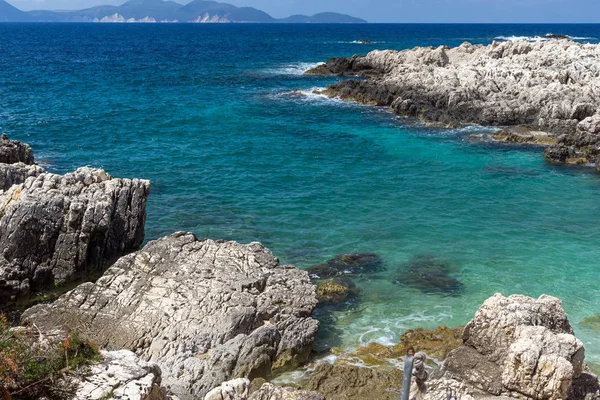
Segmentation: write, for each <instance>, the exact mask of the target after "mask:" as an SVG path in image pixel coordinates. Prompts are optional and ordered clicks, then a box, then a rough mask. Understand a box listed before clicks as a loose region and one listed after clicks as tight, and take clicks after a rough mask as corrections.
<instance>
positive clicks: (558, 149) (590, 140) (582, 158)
mask: <svg viewBox="0 0 600 400" xmlns="http://www.w3.org/2000/svg"><path fill="white" fill-rule="evenodd" d="M545 155H546V158H547V159H548V160H550V161H553V162H557V163H566V164H576V165H581V164H595V166H596V169H597V170H599V171H600V114H595V115H593V116H591V117H588V118H585V119H584V120H582V121H581V122H579V123H578V124H577V125H576V128H575V130H574V133H565V134H562V135H560V136H559V137H558V144H557V145H556V146H553V147H550V148H548V149H546V152H545Z"/></svg>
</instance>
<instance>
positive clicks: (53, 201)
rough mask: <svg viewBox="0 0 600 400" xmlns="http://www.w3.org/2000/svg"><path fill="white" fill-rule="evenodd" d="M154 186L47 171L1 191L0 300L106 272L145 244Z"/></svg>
mask: <svg viewBox="0 0 600 400" xmlns="http://www.w3.org/2000/svg"><path fill="white" fill-rule="evenodd" d="M149 191H150V183H149V182H148V181H145V180H139V179H133V180H132V179H116V178H115V179H113V178H112V177H111V176H110V175H108V174H107V173H106V172H104V171H102V170H99V169H92V168H87V167H86V168H79V169H78V170H77V171H75V172H74V173H71V174H66V175H56V174H50V173H43V174H41V175H39V176H37V177H30V178H28V179H27V180H26V181H25V182H24V183H22V184H19V185H12V186H11V187H10V188H8V189H7V190H6V191H4V192H3V193H2V194H0V248H1V249H2V254H1V255H0V298H4V299H6V298H10V297H13V296H18V295H21V294H25V293H27V292H29V291H30V290H39V289H45V288H49V287H52V286H53V285H55V284H63V283H66V282H69V281H73V280H76V279H79V278H82V277H86V276H88V275H89V274H93V273H98V272H102V270H103V269H104V268H106V267H107V266H109V265H110V264H111V263H112V262H114V261H115V260H116V259H117V258H118V257H120V256H121V255H123V254H125V253H127V252H129V251H131V250H133V249H135V248H137V247H138V246H139V245H140V244H141V243H142V241H143V239H144V223H145V220H146V200H147V197H148V194H149Z"/></svg>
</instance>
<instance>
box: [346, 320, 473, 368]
mask: <svg viewBox="0 0 600 400" xmlns="http://www.w3.org/2000/svg"><path fill="white" fill-rule="evenodd" d="M462 330H463V328H462V327H458V328H454V329H450V328H448V327H446V326H440V327H438V328H436V329H434V330H429V329H411V330H408V331H406V332H405V333H404V334H402V335H401V336H400V340H399V342H398V344H395V345H392V346H385V345H382V344H380V343H369V344H367V345H366V346H361V347H359V348H357V349H356V350H354V351H352V352H350V353H344V352H339V353H338V354H337V355H338V356H339V357H340V358H342V359H348V360H360V361H361V362H363V363H364V364H365V365H366V366H369V367H375V366H388V367H389V366H390V365H397V363H398V362H399V361H400V360H401V359H403V358H404V356H406V354H407V353H408V350H409V349H411V348H412V350H414V351H415V352H424V353H426V354H427V355H428V356H429V357H430V358H431V359H432V362H434V363H435V362H441V361H443V360H444V359H445V358H446V356H447V355H448V353H450V352H451V351H452V350H454V349H457V348H458V347H460V346H461V345H462Z"/></svg>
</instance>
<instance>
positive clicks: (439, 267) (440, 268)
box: [394, 255, 464, 296]
mask: <svg viewBox="0 0 600 400" xmlns="http://www.w3.org/2000/svg"><path fill="white" fill-rule="evenodd" d="M455 270H456V267H455V266H453V265H452V264H450V263H448V262H445V261H440V260H439V259H437V258H436V257H434V256H430V255H419V256H416V257H414V258H413V259H412V260H410V261H408V262H407V263H405V264H403V265H401V266H400V268H399V269H398V272H397V274H396V278H395V279H394V283H397V284H401V285H405V286H409V287H413V288H416V289H419V290H420V291H422V292H423V293H427V294H443V295H448V296H458V295H460V294H461V293H462V292H463V290H464V285H463V283H462V282H461V281H459V280H458V279H456V278H454V277H453V276H452V275H451V273H453V272H455Z"/></svg>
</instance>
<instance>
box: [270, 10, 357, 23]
mask: <svg viewBox="0 0 600 400" xmlns="http://www.w3.org/2000/svg"><path fill="white" fill-rule="evenodd" d="M280 22H287V23H294V24H358V23H365V22H367V21H365V20H364V19H360V18H355V17H351V16H350V15H346V14H338V13H334V12H324V13H319V14H315V15H313V16H312V17H309V16H308V15H292V16H291V17H287V18H284V19H282V20H280Z"/></svg>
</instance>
